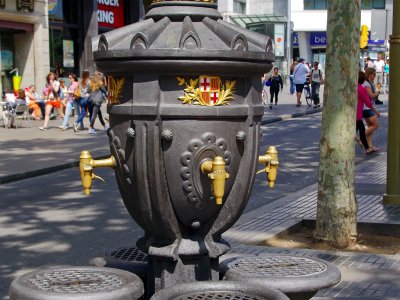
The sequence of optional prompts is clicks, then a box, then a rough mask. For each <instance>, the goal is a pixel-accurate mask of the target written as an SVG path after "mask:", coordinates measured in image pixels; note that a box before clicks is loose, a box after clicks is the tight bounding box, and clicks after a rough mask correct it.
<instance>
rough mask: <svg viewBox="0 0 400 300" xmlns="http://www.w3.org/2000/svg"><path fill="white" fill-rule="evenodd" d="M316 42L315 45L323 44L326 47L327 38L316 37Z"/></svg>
mask: <svg viewBox="0 0 400 300" xmlns="http://www.w3.org/2000/svg"><path fill="white" fill-rule="evenodd" d="M314 42H315V44H323V45H325V44H326V38H325V37H323V36H322V37H319V36H315V37H314Z"/></svg>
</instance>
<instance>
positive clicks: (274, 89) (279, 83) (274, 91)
mask: <svg viewBox="0 0 400 300" xmlns="http://www.w3.org/2000/svg"><path fill="white" fill-rule="evenodd" d="M278 72H279V68H278V67H275V68H274V73H273V74H272V75H271V77H270V78H269V79H268V80H269V81H270V82H271V85H270V87H269V92H270V94H271V98H270V101H269V108H270V109H272V103H273V102H274V97H275V106H277V105H278V94H279V90H282V89H283V80H282V77H281V75H280V74H279V73H278Z"/></svg>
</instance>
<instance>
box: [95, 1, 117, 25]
mask: <svg viewBox="0 0 400 300" xmlns="http://www.w3.org/2000/svg"><path fill="white" fill-rule="evenodd" d="M99 1H100V0H99ZM104 1H106V0H104ZM97 22H103V23H108V24H114V13H113V12H112V11H104V10H98V11H97Z"/></svg>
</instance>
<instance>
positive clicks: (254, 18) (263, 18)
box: [229, 14, 287, 28]
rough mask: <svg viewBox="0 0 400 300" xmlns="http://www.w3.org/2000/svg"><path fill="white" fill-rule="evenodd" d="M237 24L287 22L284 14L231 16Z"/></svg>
mask: <svg viewBox="0 0 400 300" xmlns="http://www.w3.org/2000/svg"><path fill="white" fill-rule="evenodd" d="M229 17H230V18H231V19H232V20H233V21H234V22H235V23H236V24H238V25H240V26H242V27H244V28H246V27H247V26H251V25H256V24H265V23H273V24H275V23H287V18H286V16H284V15H274V14H270V15H237V16H232V15H230V16H229Z"/></svg>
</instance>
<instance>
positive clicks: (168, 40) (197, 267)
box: [80, 0, 278, 294]
mask: <svg viewBox="0 0 400 300" xmlns="http://www.w3.org/2000/svg"><path fill="white" fill-rule="evenodd" d="M150 8H151V9H150V10H149V12H148V13H147V15H146V17H145V20H144V21H142V22H139V23H135V24H132V25H129V26H126V27H123V28H120V29H117V30H114V31H111V32H108V33H105V34H103V35H101V36H100V37H99V38H98V40H96V41H95V44H96V49H95V50H94V54H93V57H94V60H95V62H96V66H97V68H98V69H99V70H100V71H101V72H104V73H105V74H106V75H107V76H108V87H109V92H108V94H109V95H108V97H109V99H108V100H109V105H108V112H109V115H110V130H109V132H108V136H109V142H110V149H111V154H112V157H111V158H110V159H109V160H101V161H95V160H93V159H92V158H91V156H90V154H89V152H87V151H84V152H82V154H81V165H80V170H81V176H82V181H83V183H84V187H85V193H86V194H88V193H90V186H91V183H92V178H95V177H96V176H95V175H94V174H93V168H95V167H102V166H111V167H114V168H115V174H116V177H117V182H118V186H119V189H120V193H121V195H122V198H123V201H124V203H125V206H126V208H127V209H128V211H129V213H130V214H131V216H132V217H133V218H134V219H135V221H136V222H137V223H138V224H139V225H140V226H141V227H142V228H143V229H144V231H145V234H144V236H143V237H142V238H141V239H139V240H138V241H137V246H138V247H139V248H140V249H142V250H143V251H145V252H146V253H148V255H149V271H148V278H149V279H150V281H149V283H148V284H149V285H148V289H150V290H149V291H148V292H150V294H151V293H152V292H154V291H157V290H160V289H162V288H164V287H168V286H172V285H174V284H176V283H179V282H189V281H199V280H218V268H219V267H218V265H219V262H218V258H219V257H220V256H221V255H223V254H224V253H226V252H227V251H228V250H229V245H228V244H227V243H226V242H225V241H224V240H223V239H222V238H221V234H222V233H223V232H225V231H226V230H227V229H229V228H230V227H231V226H232V225H233V224H234V223H235V222H236V220H237V219H238V218H239V216H240V215H241V213H242V212H243V210H244V208H245V206H246V204H247V201H248V198H249V195H250V191H251V188H252V186H253V181H254V177H255V173H256V164H257V161H258V150H259V139H260V122H261V117H262V115H263V113H264V107H263V105H262V103H261V96H260V95H261V89H262V86H261V80H260V78H261V76H262V75H263V74H264V73H266V72H268V71H269V70H270V69H271V61H273V60H274V55H273V52H272V51H273V42H272V40H271V39H270V38H269V37H266V36H264V35H261V34H258V33H255V32H251V31H248V30H246V29H244V28H241V27H238V26H235V25H233V24H230V23H227V22H225V21H223V20H222V17H221V15H220V13H219V12H218V11H217V3H216V1H212V0H209V1H206V0H200V1H193V0H192V1H166V0H164V1H162V0H157V1H153V4H152V5H151V7H150ZM259 160H260V162H261V163H263V164H265V171H266V172H267V173H268V181H269V182H270V186H273V182H274V180H275V178H276V170H277V165H278V160H277V151H276V149H275V147H270V148H269V149H268V151H267V153H266V155H264V156H261V157H260V159H259Z"/></svg>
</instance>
